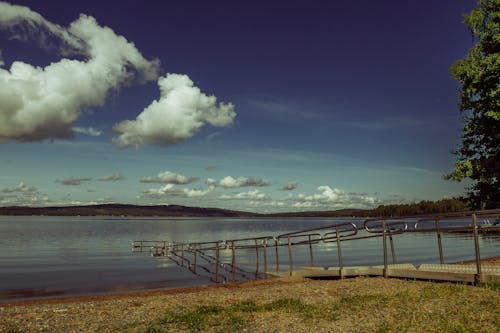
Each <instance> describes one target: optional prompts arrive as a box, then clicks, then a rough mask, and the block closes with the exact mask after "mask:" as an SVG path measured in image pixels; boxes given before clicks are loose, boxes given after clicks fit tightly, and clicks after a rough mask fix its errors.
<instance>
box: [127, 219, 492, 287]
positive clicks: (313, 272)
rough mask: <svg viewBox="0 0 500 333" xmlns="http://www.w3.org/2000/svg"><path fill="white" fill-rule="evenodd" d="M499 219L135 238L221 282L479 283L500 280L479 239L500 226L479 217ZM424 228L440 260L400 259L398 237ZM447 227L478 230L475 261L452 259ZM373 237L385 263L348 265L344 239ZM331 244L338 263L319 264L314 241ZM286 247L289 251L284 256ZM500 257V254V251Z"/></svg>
mask: <svg viewBox="0 0 500 333" xmlns="http://www.w3.org/2000/svg"><path fill="white" fill-rule="evenodd" d="M498 218H500V209H496V210H487V211H476V212H463V213H455V214H441V215H426V216H417V217H415V216H412V217H397V218H384V219H367V220H365V221H364V222H363V227H362V228H360V227H358V226H357V224H355V223H353V222H341V223H336V224H332V225H329V226H325V227H319V228H312V229H307V230H299V231H296V232H292V233H287V234H282V235H277V236H264V237H255V238H241V239H232V240H218V241H210V242H196V243H182V242H181V243H177V242H168V241H147V240H141V241H134V243H133V249H134V251H136V252H150V253H151V255H153V256H155V257H166V258H169V259H170V260H172V261H173V262H175V263H176V264H177V265H179V266H181V267H185V268H187V269H189V270H190V271H191V272H192V273H193V274H196V275H199V276H207V277H209V278H210V279H211V280H212V281H213V282H216V283H226V282H236V281H244V280H253V279H263V278H271V277H276V276H283V275H298V276H304V277H308V278H323V279H324V278H345V277H354V276H383V277H386V278H389V277H394V278H406V279H423V280H436V281H457V282H466V283H473V284H483V283H500V266H491V265H488V264H483V263H482V261H481V253H480V242H479V234H480V233H482V232H488V233H500V225H479V224H478V219H481V220H483V221H484V220H495V219H498ZM457 219H461V220H463V219H467V220H468V221H470V223H469V224H468V225H466V226H461V227H457V226H456V225H454V223H453V222H456V220H457ZM358 224H359V223H358ZM455 224H456V223H455ZM419 232H425V233H434V234H435V235H436V245H437V247H436V251H437V255H438V257H439V264H420V265H419V266H414V264H412V263H405V264H398V263H397V260H396V259H397V253H396V250H395V246H394V243H395V242H396V241H397V238H398V237H399V236H400V235H403V234H405V233H419ZM447 232H461V233H465V232H467V233H470V234H471V235H472V237H471V239H472V241H473V242H474V252H473V253H471V258H473V262H474V264H473V265H457V264H450V263H446V260H445V257H444V252H443V244H442V235H443V234H444V233H447ZM369 238H382V248H381V249H380V250H381V252H380V256H381V258H383V265H373V266H345V265H344V264H343V254H342V251H343V244H345V242H351V241H363V240H366V239H369ZM328 243H332V244H330V245H334V246H335V247H336V249H337V251H336V257H337V260H336V261H337V262H336V263H335V264H336V265H335V266H329V267H318V266H317V265H315V252H314V245H318V244H328ZM298 251H302V254H303V255H305V256H307V257H308V259H309V260H308V261H309V265H307V266H304V265H301V266H298V265H296V264H295V263H294V253H297V252H298ZM283 252H285V253H287V255H285V256H283ZM252 253H253V254H252ZM280 253H281V255H280ZM243 254H244V256H243ZM249 256H250V257H252V260H253V267H254V268H255V269H253V268H252V269H249V268H248V257H249ZM498 256H500V250H499V253H498ZM244 258H245V259H244ZM242 261H245V265H243V264H242ZM389 261H391V262H392V263H390V262H389ZM283 268H284V269H285V271H283Z"/></svg>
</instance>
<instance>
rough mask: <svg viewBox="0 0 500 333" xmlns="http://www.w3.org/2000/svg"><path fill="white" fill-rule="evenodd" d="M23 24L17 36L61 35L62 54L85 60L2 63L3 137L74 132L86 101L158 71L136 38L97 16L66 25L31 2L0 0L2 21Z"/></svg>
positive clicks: (96, 101) (100, 99)
mask: <svg viewBox="0 0 500 333" xmlns="http://www.w3.org/2000/svg"><path fill="white" fill-rule="evenodd" d="M19 26H20V27H22V28H23V29H15V33H13V35H12V36H13V37H16V38H24V39H27V38H37V39H38V41H39V42H40V43H41V44H44V43H45V42H46V41H48V40H54V39H59V40H60V41H61V42H62V43H63V44H64V47H63V49H61V50H60V51H61V54H65V53H66V54H69V53H76V54H78V55H80V56H83V57H84V58H85V60H72V59H61V60H60V61H58V62H54V63H51V64H50V65H48V66H46V67H35V66H32V65H30V64H27V63H24V62H20V61H15V62H13V63H12V65H11V67H10V69H8V70H6V69H2V68H0V101H1V104H0V142H2V141H8V140H20V141H32V140H42V139H47V138H68V137H71V136H72V127H73V125H74V123H75V122H76V120H77V119H78V117H79V116H80V114H81V109H82V108H83V107H92V106H101V105H103V104H104V102H105V99H106V96H107V95H108V94H109V92H110V91H112V90H116V89H118V88H119V87H120V86H121V85H123V84H127V83H129V82H130V81H131V80H132V79H133V78H134V77H136V76H137V77H139V78H140V79H141V80H143V81H147V80H153V79H155V78H156V77H157V75H156V71H157V66H158V63H157V61H148V60H146V59H145V58H144V57H143V56H142V55H141V54H140V53H139V51H138V50H137V49H136V48H135V46H134V44H132V43H129V42H128V41H127V40H126V39H125V38H124V37H122V36H118V35H116V34H115V33H114V32H113V30H111V29H110V28H107V27H102V26H100V25H99V24H98V23H97V21H96V20H95V19H94V18H93V17H90V16H86V15H80V18H79V19H77V20H76V21H74V22H72V23H71V24H70V26H69V27H68V28H63V27H60V26H58V25H56V24H53V23H51V22H48V21H47V20H45V19H44V18H43V17H42V16H41V15H40V14H38V13H36V12H33V11H31V10H30V9H29V8H27V7H23V6H13V5H10V4H8V3H4V2H0V27H1V28H4V29H5V28H13V27H19ZM19 31H21V32H23V34H24V35H21V34H20V33H19ZM48 37H50V38H48ZM54 37H56V38H54Z"/></svg>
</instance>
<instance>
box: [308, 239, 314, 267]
mask: <svg viewBox="0 0 500 333" xmlns="http://www.w3.org/2000/svg"><path fill="white" fill-rule="evenodd" d="M309 261H310V263H311V266H314V256H313V249H312V244H311V235H309Z"/></svg>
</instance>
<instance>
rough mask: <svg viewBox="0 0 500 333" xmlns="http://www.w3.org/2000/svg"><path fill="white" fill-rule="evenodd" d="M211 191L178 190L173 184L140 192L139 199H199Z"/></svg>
mask: <svg viewBox="0 0 500 333" xmlns="http://www.w3.org/2000/svg"><path fill="white" fill-rule="evenodd" d="M211 191H212V190H211V189H210V188H209V189H206V190H202V189H187V188H184V189H178V188H177V187H176V186H175V185H174V184H166V185H164V186H162V187H160V188H150V189H147V190H144V191H142V194H141V195H140V196H139V197H144V198H152V199H160V198H164V197H183V198H199V197H203V196H205V195H207V194H208V193H210V192H211Z"/></svg>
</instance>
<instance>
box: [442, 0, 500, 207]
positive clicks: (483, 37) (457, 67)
mask: <svg viewBox="0 0 500 333" xmlns="http://www.w3.org/2000/svg"><path fill="white" fill-rule="evenodd" d="M465 22H466V23H467V26H468V28H469V30H470V32H471V33H472V36H473V38H474V41H475V44H474V46H473V47H472V48H471V49H470V51H469V53H468V54H467V56H466V57H465V58H464V59H460V60H458V61H457V62H455V63H454V64H453V65H452V66H451V68H450V72H451V75H452V76H453V77H454V78H455V79H456V80H457V81H458V82H460V84H461V90H460V104H459V105H460V110H461V111H462V112H463V113H464V122H465V124H464V128H463V130H462V140H461V143H460V144H459V146H458V148H457V149H456V151H455V154H456V155H457V162H456V163H455V170H454V171H452V172H451V173H450V174H448V175H447V176H446V178H447V179H452V180H458V181H460V180H463V179H466V178H468V179H470V180H472V185H471V186H470V188H469V189H468V190H469V193H468V195H469V200H470V203H471V205H472V208H479V209H488V208H500V0H480V1H479V4H478V8H476V9H474V10H472V11H471V12H470V13H469V14H468V15H466V16H465Z"/></svg>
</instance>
